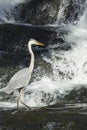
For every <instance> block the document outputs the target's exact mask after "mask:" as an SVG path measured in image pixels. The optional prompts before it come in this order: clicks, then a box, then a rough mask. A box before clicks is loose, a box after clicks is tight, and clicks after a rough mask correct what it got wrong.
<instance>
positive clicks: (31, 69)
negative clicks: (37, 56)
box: [28, 44, 34, 73]
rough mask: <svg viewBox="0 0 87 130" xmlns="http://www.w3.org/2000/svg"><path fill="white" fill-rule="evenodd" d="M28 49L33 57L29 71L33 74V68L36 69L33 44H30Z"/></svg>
mask: <svg viewBox="0 0 87 130" xmlns="http://www.w3.org/2000/svg"><path fill="white" fill-rule="evenodd" d="M28 49H29V52H30V55H31V60H30V66H29V71H31V73H32V71H33V68H34V53H33V51H32V44H29V46H28Z"/></svg>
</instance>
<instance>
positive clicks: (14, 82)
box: [4, 39, 44, 110]
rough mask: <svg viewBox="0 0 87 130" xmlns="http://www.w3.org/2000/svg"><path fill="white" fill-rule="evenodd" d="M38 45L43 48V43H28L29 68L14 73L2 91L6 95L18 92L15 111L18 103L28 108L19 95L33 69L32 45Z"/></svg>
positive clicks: (31, 41) (33, 41) (28, 80)
mask: <svg viewBox="0 0 87 130" xmlns="http://www.w3.org/2000/svg"><path fill="white" fill-rule="evenodd" d="M33 44H34V45H40V46H44V44H43V43H40V42H38V41H36V40H34V39H30V41H29V42H28V50H29V52H30V55H31V61H30V66H29V67H27V68H24V69H22V70H19V71H18V72H17V73H15V74H14V75H13V76H12V78H11V79H10V81H9V83H8V85H7V87H6V88H5V89H4V92H6V93H7V94H10V93H12V92H13V91H14V90H16V89H17V90H18V91H19V96H18V99H17V110H18V107H19V101H20V102H21V103H22V104H23V105H24V106H26V107H28V108H30V107H29V106H28V105H26V104H25V103H24V102H23V101H22V99H21V95H22V92H23V89H24V87H25V86H26V85H28V83H29V82H30V79H31V74H32V71H33V68H34V53H33V51H32V47H31V46H32V45H33Z"/></svg>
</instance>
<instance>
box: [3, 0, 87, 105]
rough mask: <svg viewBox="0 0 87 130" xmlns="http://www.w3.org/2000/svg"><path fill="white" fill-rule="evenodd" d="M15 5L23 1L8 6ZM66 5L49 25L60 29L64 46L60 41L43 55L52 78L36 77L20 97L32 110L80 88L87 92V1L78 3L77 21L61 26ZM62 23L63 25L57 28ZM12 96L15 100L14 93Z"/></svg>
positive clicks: (54, 101)
mask: <svg viewBox="0 0 87 130" xmlns="http://www.w3.org/2000/svg"><path fill="white" fill-rule="evenodd" d="M9 2H10V0H8V2H6V3H4V2H3V1H1V4H2V5H6V7H7V3H9ZM16 2H17V3H18V2H23V0H18V1H17V0H14V1H12V2H11V3H10V5H11V6H13V4H16ZM69 2H70V1H68V0H67V1H66V0H62V1H61V4H60V8H59V12H58V15H57V19H56V21H55V22H54V23H52V24H51V25H53V26H55V25H56V26H60V28H61V30H62V33H60V31H59V28H58V30H57V29H56V30H57V34H58V37H59V38H62V39H63V40H64V43H60V41H59V42H57V44H52V45H51V44H50V45H49V46H48V53H49V54H47V55H46V54H43V55H42V57H43V61H45V62H46V63H47V64H49V65H50V66H51V74H50V75H49V74H48V73H46V74H44V75H43V76H42V77H40V73H39V74H38V75H39V77H40V78H39V80H38V81H37V80H35V81H34V82H33V83H31V84H30V85H28V86H26V89H25V90H24V93H23V95H22V96H23V99H24V101H25V102H26V103H27V104H28V105H29V106H31V107H41V106H46V105H52V104H54V103H56V102H58V101H59V100H60V99H61V98H63V99H64V98H65V96H66V94H67V93H68V94H69V92H70V91H72V90H73V89H79V88H80V87H81V86H84V87H85V88H87V24H86V23H87V6H86V5H87V1H85V2H84V4H81V1H80V9H79V10H80V12H78V18H77V19H74V20H73V22H71V19H70V21H69V19H68V22H64V21H65V16H64V11H65V8H67V7H68V6H69V4H70V3H69ZM76 2H77V1H76ZM79 10H78V11H79ZM76 11H77V10H76ZM2 17H3V15H2ZM5 21H6V20H5ZM61 21H62V24H60V23H61ZM64 32H67V33H64ZM63 45H64V46H65V47H66V45H67V46H68V45H69V46H70V49H68V50H64V49H59V48H60V47H61V46H63ZM44 69H46V68H44ZM39 70H40V68H39ZM41 72H42V70H41ZM14 95H15V96H16V95H17V93H14ZM15 96H14V97H15ZM16 98H17V97H16ZM8 104H9V103H8ZM8 104H7V107H8ZM1 105H3V104H1ZM12 105H13V107H14V106H16V104H14V103H11V106H12ZM3 106H4V105H3Z"/></svg>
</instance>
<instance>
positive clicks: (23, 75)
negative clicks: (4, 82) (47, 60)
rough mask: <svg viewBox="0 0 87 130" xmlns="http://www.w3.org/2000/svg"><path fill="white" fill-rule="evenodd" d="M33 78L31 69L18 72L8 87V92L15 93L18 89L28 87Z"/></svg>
mask: <svg viewBox="0 0 87 130" xmlns="http://www.w3.org/2000/svg"><path fill="white" fill-rule="evenodd" d="M30 78H31V73H30V72H29V68H24V69H22V70H20V71H18V72H17V73H16V74H14V75H13V77H12V78H11V79H10V81H9V83H8V87H7V91H10V92H12V91H14V90H15V89H17V88H20V87H24V86H26V85H27V84H28V83H29V81H30Z"/></svg>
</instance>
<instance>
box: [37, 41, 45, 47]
mask: <svg viewBox="0 0 87 130" xmlns="http://www.w3.org/2000/svg"><path fill="white" fill-rule="evenodd" d="M37 45H39V46H45V44H43V43H41V42H37Z"/></svg>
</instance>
